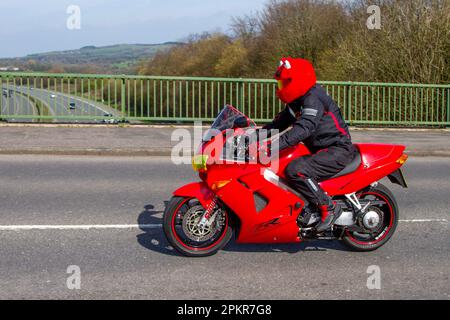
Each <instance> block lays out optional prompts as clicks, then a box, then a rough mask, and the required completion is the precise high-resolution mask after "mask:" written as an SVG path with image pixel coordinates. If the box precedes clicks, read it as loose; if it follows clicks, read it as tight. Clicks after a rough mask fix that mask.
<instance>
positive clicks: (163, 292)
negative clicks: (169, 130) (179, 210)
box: [0, 156, 450, 299]
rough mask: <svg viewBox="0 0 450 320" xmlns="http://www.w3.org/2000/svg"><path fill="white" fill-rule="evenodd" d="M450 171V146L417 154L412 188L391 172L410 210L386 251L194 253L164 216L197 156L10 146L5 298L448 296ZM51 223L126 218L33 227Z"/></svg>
mask: <svg viewBox="0 0 450 320" xmlns="http://www.w3.org/2000/svg"><path fill="white" fill-rule="evenodd" d="M448 172H450V160H449V158H412V159H410V161H409V162H408V164H407V165H406V170H405V174H406V177H407V179H408V181H409V184H410V189H408V190H403V189H401V188H400V187H398V186H394V185H391V184H389V187H390V188H392V190H393V191H394V193H395V194H396V196H397V197H398V202H399V205H400V208H401V219H402V221H401V222H400V224H399V227H398V229H397V233H396V235H395V236H394V237H393V239H392V240H391V241H390V242H389V243H388V244H387V245H386V246H384V247H383V248H381V249H380V250H378V251H376V252H372V253H355V252H349V251H347V250H346V248H345V247H343V246H342V245H340V244H339V243H336V242H310V243H305V244H291V245H277V246H274V245H273V246H267V245H236V244H234V243H232V244H230V245H229V246H228V247H227V248H226V249H225V250H223V251H222V252H220V253H219V254H217V255H216V256H213V257H209V258H204V259H190V258H184V257H180V256H179V255H177V254H176V253H175V252H174V251H173V250H172V249H171V248H170V247H168V245H167V242H166V240H165V239H164V236H163V234H162V231H161V228H160V227H159V226H158V225H159V224H160V223H161V211H162V210H163V208H164V201H165V200H168V199H169V198H170V195H171V191H172V190H174V189H175V188H177V187H178V186H180V185H182V184H184V183H187V182H189V181H192V180H196V177H195V175H194V174H193V173H192V172H191V170H190V168H189V166H187V165H185V166H179V167H177V166H174V165H172V164H171V163H170V160H169V159H167V158H114V157H109V158H101V157H55V156H52V157H50V156H0V181H1V183H0V204H1V205H0V243H1V244H0V299H10V298H33V299H40V298H50V299H57V298H76V299H78V298H81V299H107V298H108V299H119V298H120V299H127V298H130V299H156V298H158V299H170V298H172V299H319V298H322V299H383V298H394V299H422V298H431V299H449V298H450V279H449V276H450V269H449V267H450V225H449V222H448V221H449V220H448V219H449V203H450V200H449V195H450V192H449V191H450V180H449V179H448ZM418 219H420V220H418ZM423 219H427V220H428V221H425V220H423ZM441 219H443V220H442V221H441ZM137 224H140V225H141V224H145V225H151V226H154V227H152V228H148V229H144V230H141V229H140V228H138V227H137V226H133V225H137ZM45 225H51V226H61V227H62V226H66V228H68V227H70V226H76V225H84V226H87V225H97V227H98V225H103V226H105V225H110V226H111V225H117V226H116V227H110V228H108V229H89V230H88V229H80V227H75V229H69V230H58V229H49V228H48V227H44V228H43V229H42V230H28V231H27V230H26V229H23V228H24V227H25V226H45ZM118 225H122V226H118ZM123 225H124V226H123ZM8 226H9V227H11V226H16V227H17V226H20V227H22V229H21V230H13V231H5V230H6V227H8ZM127 226H128V227H127ZM71 265H76V266H79V267H80V270H81V289H80V290H69V289H68V288H67V286H66V280H67V277H69V276H70V275H69V274H67V268H68V267H69V266H71ZM372 265H377V266H379V267H380V270H381V289H380V290H370V289H368V288H367V279H368V277H369V276H370V275H369V274H368V273H367V269H368V267H369V266H372Z"/></svg>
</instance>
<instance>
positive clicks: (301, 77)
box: [275, 57, 317, 103]
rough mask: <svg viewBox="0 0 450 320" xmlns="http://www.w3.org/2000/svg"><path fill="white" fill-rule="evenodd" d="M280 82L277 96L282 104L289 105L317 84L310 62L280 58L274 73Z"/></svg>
mask: <svg viewBox="0 0 450 320" xmlns="http://www.w3.org/2000/svg"><path fill="white" fill-rule="evenodd" d="M275 79H276V80H278V81H279V82H280V84H279V87H278V90H277V95H278V98H280V100H281V101H283V102H284V103H291V102H293V101H294V100H297V99H298V98H300V97H302V96H304V95H305V94H306V93H307V92H308V91H309V90H310V89H311V88H312V87H314V85H315V84H316V83H317V77H316V72H315V70H314V67H313V65H312V64H311V62H309V61H308V60H305V59H300V58H297V59H294V58H291V57H289V58H282V59H281V62H280V66H279V67H278V69H277V72H276V73H275Z"/></svg>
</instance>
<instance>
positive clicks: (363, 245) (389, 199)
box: [342, 183, 399, 252]
mask: <svg viewBox="0 0 450 320" xmlns="http://www.w3.org/2000/svg"><path fill="white" fill-rule="evenodd" d="M368 194H369V195H373V194H375V195H377V196H378V197H380V198H382V199H383V200H384V201H385V202H386V203H387V204H386V205H383V207H382V210H383V213H384V214H385V216H384V221H383V223H384V224H385V226H383V228H384V229H383V232H385V234H383V233H381V234H382V235H383V236H382V238H381V237H380V239H378V240H371V241H363V240H361V239H356V238H355V237H354V234H352V233H350V232H348V231H347V232H345V233H344V236H343V238H342V242H343V243H344V244H345V245H346V246H347V247H348V248H350V249H352V250H354V251H360V252H369V251H374V250H377V249H379V248H381V247H382V246H384V245H385V244H386V243H387V242H388V241H389V240H390V239H391V237H392V236H393V234H394V233H395V230H396V228H397V225H398V220H399V209H398V204H397V201H396V200H395V197H394V195H393V194H392V192H391V191H390V190H389V189H388V188H386V187H385V186H384V185H382V184H381V183H378V185H377V186H376V187H371V188H370V189H368V190H365V191H362V192H360V193H358V196H359V197H360V196H362V197H364V196H365V195H368ZM386 213H388V215H389V221H387V218H386V217H387V215H386ZM385 228H388V229H387V230H386V229H385Z"/></svg>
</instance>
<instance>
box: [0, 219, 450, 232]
mask: <svg viewBox="0 0 450 320" xmlns="http://www.w3.org/2000/svg"><path fill="white" fill-rule="evenodd" d="M399 222H405V223H433V222H440V223H442V222H444V223H448V222H449V220H448V219H412V220H399ZM160 228H162V224H97V225H95V224H93V225H9V226H1V225H0V231H32V230H108V229H116V230H117V229H160Z"/></svg>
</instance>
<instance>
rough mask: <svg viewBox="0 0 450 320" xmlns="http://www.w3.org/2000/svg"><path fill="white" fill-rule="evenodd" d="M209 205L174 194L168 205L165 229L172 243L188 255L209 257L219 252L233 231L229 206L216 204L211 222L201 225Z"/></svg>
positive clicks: (180, 251)
mask: <svg viewBox="0 0 450 320" xmlns="http://www.w3.org/2000/svg"><path fill="white" fill-rule="evenodd" d="M204 212H205V208H203V206H202V205H201V204H200V202H199V201H198V200H197V199H193V198H183V197H173V198H172V199H171V200H170V202H169V204H168V205H167V207H166V210H165V212H164V218H163V229H164V234H165V236H166V238H167V241H168V242H169V243H170V245H171V246H172V247H173V248H174V249H175V250H177V251H178V252H179V253H181V254H182V255H184V256H187V257H207V256H211V255H214V254H216V253H217V251H219V250H221V249H222V248H223V247H225V245H227V243H228V242H229V241H230V239H231V237H232V235H233V229H232V227H231V223H230V219H229V215H228V213H227V211H226V210H225V208H222V207H220V206H218V207H216V209H215V211H214V213H213V214H212V216H211V218H210V221H209V223H208V224H207V225H206V226H205V227H203V228H202V227H199V222H200V220H201V218H202V216H203V214H204Z"/></svg>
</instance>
